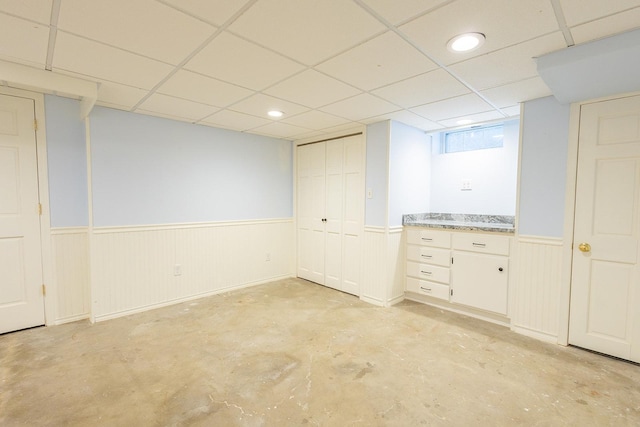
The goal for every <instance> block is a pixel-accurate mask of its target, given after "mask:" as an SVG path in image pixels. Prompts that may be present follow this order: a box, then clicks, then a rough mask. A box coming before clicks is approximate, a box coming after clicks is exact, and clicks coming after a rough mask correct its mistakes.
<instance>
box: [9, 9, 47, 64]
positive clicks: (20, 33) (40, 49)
mask: <svg viewBox="0 0 640 427" xmlns="http://www.w3.org/2000/svg"><path fill="white" fill-rule="evenodd" d="M25 40H28V41H29V42H28V43H26V42H25ZM48 43H49V27H47V26H45V25H40V24H34V23H32V22H29V21H25V20H24V19H20V18H14V17H12V16H8V15H4V14H0V58H3V59H6V60H9V61H16V62H23V63H29V64H32V65H44V64H45V62H46V59H47V45H48Z"/></svg>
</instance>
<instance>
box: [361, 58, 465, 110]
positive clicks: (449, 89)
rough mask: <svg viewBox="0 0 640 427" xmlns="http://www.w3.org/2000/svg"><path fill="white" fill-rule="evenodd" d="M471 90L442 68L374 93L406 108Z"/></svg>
mask: <svg viewBox="0 0 640 427" xmlns="http://www.w3.org/2000/svg"><path fill="white" fill-rule="evenodd" d="M469 92H470V90H469V88H467V87H466V86H465V85H463V84H462V83H460V82H459V81H458V80H456V79H455V78H453V77H452V76H451V75H450V74H449V73H447V72H446V71H445V70H443V69H441V68H440V69H437V70H434V71H430V72H428V73H425V74H421V75H419V76H416V77H412V78H410V79H407V80H403V81H401V82H398V83H394V84H392V85H389V86H385V87H383V88H381V89H377V90H374V91H373V93H374V94H376V95H378V96H380V97H382V98H384V99H386V100H388V101H390V102H393V103H395V104H398V105H400V106H402V107H405V108H410V107H415V106H416V105H422V104H427V103H429V102H435V101H439V100H441V99H445V98H451V97H454V96H458V95H463V94H465V93H469Z"/></svg>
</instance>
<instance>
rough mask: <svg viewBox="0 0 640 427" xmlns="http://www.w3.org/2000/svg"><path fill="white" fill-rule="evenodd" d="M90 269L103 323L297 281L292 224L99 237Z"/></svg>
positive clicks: (120, 231)
mask: <svg viewBox="0 0 640 427" xmlns="http://www.w3.org/2000/svg"><path fill="white" fill-rule="evenodd" d="M267 255H268V256H267ZM267 257H268V258H269V260H267ZM91 261H92V270H91V273H92V304H93V305H92V308H93V315H94V318H95V320H104V319H109V318H113V317H118V316H122V315H126V314H130V313H133V312H138V311H143V310H145V309H150V308H155V307H161V306H164V305H168V304H172V303H175V302H179V301H184V300H188V299H193V298H197V297H200V296H206V295H212V294H216V293H220V292H223V291H226V290H231V289H236V288H240V287H244V286H249V285H252V284H257V283H262V282H266V281H270V280H274V279H278V278H281V277H289V276H292V275H293V221H292V220H290V219H284V220H269V221H254V222H234V223H223V224H198V225H193V226H189V225H176V226H161V227H129V228H117V229H106V228H105V229H95V230H94V235H93V240H92V258H91ZM176 265H178V266H179V268H180V269H181V274H180V275H175V269H176Z"/></svg>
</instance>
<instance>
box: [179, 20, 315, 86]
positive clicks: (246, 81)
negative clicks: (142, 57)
mask: <svg viewBox="0 0 640 427" xmlns="http://www.w3.org/2000/svg"><path fill="white" fill-rule="evenodd" d="M185 68H187V69H189V70H193V71H198V72H200V73H202V74H206V75H208V76H211V77H215V78H217V79H220V80H224V81H227V82H231V83H235V84H237V85H240V86H244V87H247V88H249V89H254V90H262V89H264V88H265V87H267V86H270V85H272V84H274V83H276V82H278V81H280V80H283V79H285V78H286V77H288V76H291V75H293V74H295V73H297V72H299V71H301V70H303V69H304V66H302V65H300V64H298V63H296V62H294V61H291V60H290V59H287V58H285V57H283V56H281V55H278V54H276V53H273V52H271V51H269V50H267V49H264V48H262V47H260V46H258V45H256V44H254V43H251V42H248V41H246V40H243V39H241V38H239V37H236V36H234V35H232V34H229V33H226V32H225V33H222V34H220V35H219V36H218V37H216V38H215V39H214V40H212V41H211V42H210V43H209V44H208V45H207V46H206V47H205V48H204V49H203V50H201V51H200V52H199V53H198V54H197V55H196V56H194V57H193V59H191V60H190V61H189V62H188V63H187V64H186V65H185Z"/></svg>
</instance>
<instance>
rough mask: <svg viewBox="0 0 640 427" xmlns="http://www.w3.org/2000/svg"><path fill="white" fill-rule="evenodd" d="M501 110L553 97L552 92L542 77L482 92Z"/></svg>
mask: <svg viewBox="0 0 640 427" xmlns="http://www.w3.org/2000/svg"><path fill="white" fill-rule="evenodd" d="M480 93H481V94H482V95H483V96H484V97H485V98H487V99H488V100H489V101H491V102H492V103H493V104H494V105H496V106H497V107H499V108H503V107H509V106H512V105H514V104H517V103H519V102H524V101H529V100H531V99H537V98H543V97H545V96H549V95H551V90H550V89H549V88H548V87H547V85H546V84H545V83H544V82H543V81H542V79H541V78H540V77H533V78H531V79H527V80H522V81H519V82H515V83H510V84H507V85H504V86H499V87H496V88H493V89H488V90H484V91H481V92H480Z"/></svg>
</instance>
